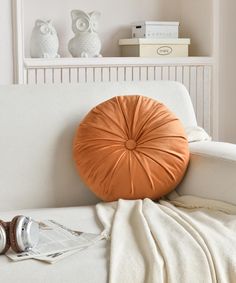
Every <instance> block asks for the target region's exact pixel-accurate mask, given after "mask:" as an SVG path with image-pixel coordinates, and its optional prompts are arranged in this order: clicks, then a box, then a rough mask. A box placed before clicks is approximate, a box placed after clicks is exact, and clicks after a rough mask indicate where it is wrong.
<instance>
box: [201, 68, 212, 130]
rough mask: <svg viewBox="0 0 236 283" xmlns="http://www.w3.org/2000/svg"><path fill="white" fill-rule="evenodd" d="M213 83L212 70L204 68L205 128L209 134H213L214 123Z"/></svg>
mask: <svg viewBox="0 0 236 283" xmlns="http://www.w3.org/2000/svg"><path fill="white" fill-rule="evenodd" d="M211 82H212V70H211V67H210V66H205V67H204V86H203V92H204V106H203V107H204V109H203V113H204V121H203V127H204V129H205V130H206V131H207V132H208V133H212V126H211V124H212V121H211V86H212V84H211Z"/></svg>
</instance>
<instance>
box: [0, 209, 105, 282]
mask: <svg viewBox="0 0 236 283" xmlns="http://www.w3.org/2000/svg"><path fill="white" fill-rule="evenodd" d="M15 215H26V216H31V217H32V218H33V219H35V220H44V219H53V220H55V221H57V222H59V223H62V224H64V225H66V226H68V227H70V228H72V229H75V230H80V231H85V232H90V233H100V232H101V231H102V229H103V228H102V226H101V224H100V223H99V221H98V220H97V215H96V209H95V207H94V206H84V207H71V208H52V209H39V210H21V211H9V212H1V218H2V219H3V220H6V221H8V220H11V219H12V218H13V217H14V216H15ZM108 247H109V241H105V240H102V241H101V242H99V243H98V244H96V245H94V246H93V247H90V248H88V249H85V250H83V251H80V252H78V253H76V254H74V255H71V256H69V257H67V258H65V259H63V260H62V261H59V262H57V263H55V264H53V265H51V264H47V263H44V262H40V261H37V260H26V261H21V262H12V261H11V260H10V259H8V258H7V257H6V256H4V255H2V256H0V281H1V282H6V283H18V282H19V283H21V282H24V283H32V282H34V283H42V282H50V283H58V282H63V283H72V282H86V283H96V282H98V283H103V282H104V283H105V282H107V262H108V256H109V249H107V248H108Z"/></svg>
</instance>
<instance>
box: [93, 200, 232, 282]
mask: <svg viewBox="0 0 236 283" xmlns="http://www.w3.org/2000/svg"><path fill="white" fill-rule="evenodd" d="M96 209H97V214H98V217H99V219H100V221H101V222H102V224H103V225H104V229H105V230H104V233H106V234H107V235H109V236H110V240H111V250H110V263H109V264H110V268H109V282H110V283H131V282H132V283H157V282H158V283H167V282H168V283H211V282H214V283H216V282H217V283H235V282H236V206H233V205H230V204H226V203H223V202H219V201H213V200H206V199H201V198H196V197H192V196H182V197H177V198H176V199H174V200H172V201H170V200H161V201H159V202H157V203H155V202H153V201H151V200H149V199H145V200H134V201H129V200H119V201H118V202H113V203H105V204H104V203H100V204H98V205H97V206H96Z"/></svg>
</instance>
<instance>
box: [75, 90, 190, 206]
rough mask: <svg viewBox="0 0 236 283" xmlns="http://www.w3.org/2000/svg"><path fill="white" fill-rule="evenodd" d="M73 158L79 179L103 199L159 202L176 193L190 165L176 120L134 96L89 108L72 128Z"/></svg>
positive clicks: (159, 106) (152, 102) (150, 101)
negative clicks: (75, 126)
mask: <svg viewBox="0 0 236 283" xmlns="http://www.w3.org/2000/svg"><path fill="white" fill-rule="evenodd" d="M73 155H74V159H75V162H76V166H77V169H78V171H79V173H80V176H81V178H82V180H83V181H84V182H85V183H86V185H87V186H88V187H89V188H90V189H91V190H92V191H93V192H94V193H95V194H96V195H97V196H98V197H99V198H100V199H102V200H104V201H115V200H118V199H119V198H123V199H143V198H150V199H158V198H160V197H161V196H163V195H165V194H167V193H169V192H170V191H171V190H173V189H175V187H176V186H177V184H178V183H179V182H180V181H181V179H182V177H183V175H184V173H185V170H186V168H187V165H188V161H189V149H188V141H187V138H186V136H185V133H184V129H183V126H182V124H181V122H180V121H179V119H178V118H177V117H176V116H175V115H174V114H173V113H172V112H170V110H168V109H167V107H166V106H164V105H163V104H162V103H160V102H158V101H156V100H153V99H151V98H148V97H143V96H139V95H131V96H118V97H114V98H112V99H110V100H107V101H105V102H103V103H101V104H100V105H98V106H96V107H95V108H93V109H92V110H91V111H90V112H89V113H88V114H87V116H86V117H85V118H84V120H83V121H82V122H81V124H80V126H79V128H78V130H77V133H76V136H75V139H74V145H73Z"/></svg>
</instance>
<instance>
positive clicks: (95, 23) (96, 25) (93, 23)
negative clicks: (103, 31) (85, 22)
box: [91, 22, 98, 31]
mask: <svg viewBox="0 0 236 283" xmlns="http://www.w3.org/2000/svg"><path fill="white" fill-rule="evenodd" d="M91 26H92V30H93V31H97V30H98V23H97V22H92V23H91Z"/></svg>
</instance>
